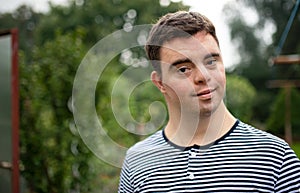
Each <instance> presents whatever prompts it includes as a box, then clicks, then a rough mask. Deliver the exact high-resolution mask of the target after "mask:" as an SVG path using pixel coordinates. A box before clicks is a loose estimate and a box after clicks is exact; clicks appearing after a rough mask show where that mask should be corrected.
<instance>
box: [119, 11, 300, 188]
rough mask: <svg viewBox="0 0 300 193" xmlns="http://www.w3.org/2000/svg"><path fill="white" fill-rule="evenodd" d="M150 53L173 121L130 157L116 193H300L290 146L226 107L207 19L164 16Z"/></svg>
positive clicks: (179, 14)
mask: <svg viewBox="0 0 300 193" xmlns="http://www.w3.org/2000/svg"><path fill="white" fill-rule="evenodd" d="M146 52H147V55H148V57H149V59H150V60H151V62H152V64H153V67H154V71H153V72H152V74H151V80H152V82H153V83H154V84H155V85H156V86H157V88H158V89H159V90H160V92H161V93H162V94H163V95H164V97H165V100H166V103H167V108H168V112H169V120H168V123H167V125H166V126H165V127H164V128H163V130H161V131H158V132H156V133H155V134H153V135H152V136H150V137H148V138H147V139H145V140H144V141H142V142H139V143H137V144H136V145H134V146H133V147H131V148H130V149H129V150H128V152H127V155H126V158H125V160H124V164H123V167H122V172H121V178H120V185H119V192H126V193H129V192H139V193H142V192H289V193H291V192H299V191H300V161H299V159H298V158H297V157H296V155H295V153H294V152H293V151H292V150H291V148H290V147H289V146H288V144H287V143H286V142H284V141H283V140H281V139H279V138H277V137H275V136H273V135H271V134H268V133H266V132H264V131H261V130H258V129H256V128H253V127H251V126H250V125H247V124H245V123H242V122H241V121H239V120H237V119H236V118H235V117H234V116H233V115H232V114H231V113H230V112H229V111H228V110H227V108H226V106H225V105H224V102H223V97H224V94H225V85H226V78H225V69H224V65H223V61H222V55H221V51H220V47H219V42H218V38H217V36H216V32H215V28H214V26H213V24H212V23H211V22H210V21H209V20H208V19H207V18H206V17H205V16H203V15H201V14H199V13H195V12H183V11H179V12H176V13H171V14H167V15H165V16H163V17H162V18H161V19H160V20H159V21H158V22H157V23H156V24H155V25H154V26H153V28H152V30H151V31H150V34H149V39H148V42H147V44H146Z"/></svg>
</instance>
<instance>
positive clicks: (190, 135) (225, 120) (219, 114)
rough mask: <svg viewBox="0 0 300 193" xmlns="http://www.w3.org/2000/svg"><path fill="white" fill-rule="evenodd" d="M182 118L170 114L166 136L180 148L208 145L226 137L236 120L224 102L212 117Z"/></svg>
mask: <svg viewBox="0 0 300 193" xmlns="http://www.w3.org/2000/svg"><path fill="white" fill-rule="evenodd" d="M182 114H183V115H181V116H173V115H171V114H170V119H169V122H168V124H167V126H166V128H165V134H166V136H167V137H168V139H169V140H171V141H172V142H173V143H175V144H177V145H180V146H185V147H186V146H191V145H194V144H197V145H206V144H209V143H212V142H214V141H216V140H217V139H219V138H220V137H222V136H223V135H225V134H226V133H227V132H228V131H229V130H230V129H231V128H232V126H233V125H234V123H235V121H236V119H235V118H234V117H233V116H232V115H231V113H230V112H229V111H228V110H227V108H226V107H225V105H224V103H223V102H222V103H221V104H220V105H219V107H218V108H217V109H216V111H215V112H213V113H211V114H210V115H196V113H192V114H187V113H182Z"/></svg>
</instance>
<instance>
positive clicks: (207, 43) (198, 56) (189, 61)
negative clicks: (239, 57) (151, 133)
mask: <svg viewBox="0 0 300 193" xmlns="http://www.w3.org/2000/svg"><path fill="white" fill-rule="evenodd" d="M160 60H161V75H159V74H157V73H156V72H154V73H153V74H152V79H153V77H156V79H157V80H158V78H157V77H160V81H161V82H159V81H158V82H155V81H154V83H155V84H156V85H157V86H158V88H159V89H160V91H161V92H162V93H163V94H164V96H165V98H166V102H167V104H168V107H169V111H174V112H175V113H176V112H180V113H185V112H192V113H198V114H200V115H204V116H205V115H206V116H207V115H211V113H213V112H214V111H215V110H216V109H217V108H218V107H219V105H220V103H221V101H222V100H223V96H224V93H225V85H226V78H225V69H224V65H223V61H222V56H221V52H220V49H219V46H218V44H217V42H216V40H215V39H214V38H213V37H212V36H211V35H210V34H207V33H206V32H198V33H197V34H195V35H193V36H191V37H188V38H175V39H173V40H171V41H168V42H166V43H164V44H163V47H161V49H160Z"/></svg>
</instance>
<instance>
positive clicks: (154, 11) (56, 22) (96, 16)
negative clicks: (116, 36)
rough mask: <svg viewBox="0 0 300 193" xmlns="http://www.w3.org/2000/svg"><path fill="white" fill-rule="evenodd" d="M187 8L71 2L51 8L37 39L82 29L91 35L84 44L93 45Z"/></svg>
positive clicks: (150, 1)
mask: <svg viewBox="0 0 300 193" xmlns="http://www.w3.org/2000/svg"><path fill="white" fill-rule="evenodd" d="M187 8H188V7H186V6H183V5H182V3H181V2H179V3H174V2H172V1H170V4H169V5H168V6H165V7H162V6H161V4H160V1H159V0H139V1H138V0H134V1H122V0H101V1H98V0H82V1H76V0H72V1H70V4H69V6H53V5H52V6H51V12H49V13H48V14H46V15H45V16H44V17H43V18H42V19H41V22H40V24H39V26H38V28H37V33H36V39H37V42H38V44H42V43H43V42H45V41H47V40H49V39H52V38H53V37H54V35H55V31H56V30H58V29H60V30H61V31H62V32H63V33H65V32H68V31H73V30H75V29H76V28H77V27H78V26H81V27H83V28H85V29H86V30H87V31H88V36H86V38H85V39H84V42H85V44H89V45H93V44H94V43H96V42H97V41H98V40H100V39H101V38H103V37H104V36H106V35H108V34H110V33H112V32H114V31H115V30H119V29H123V28H131V27H132V26H133V25H140V24H151V23H153V22H152V21H153V19H154V18H155V19H156V18H158V17H160V16H162V15H163V14H165V13H167V12H173V11H177V10H179V9H187Z"/></svg>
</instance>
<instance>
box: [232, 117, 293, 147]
mask: <svg viewBox="0 0 300 193" xmlns="http://www.w3.org/2000/svg"><path fill="white" fill-rule="evenodd" d="M232 135H233V136H239V137H246V138H248V139H249V140H253V141H259V142H269V143H274V144H277V145H279V146H286V145H288V144H287V143H286V142H285V141H284V140H283V139H281V138H279V137H277V136H275V135H272V134H270V133H268V132H266V131H263V130H261V129H257V128H256V127H253V126H252V125H249V124H247V123H244V122H241V121H238V123H237V124H236V127H235V130H234V132H233V133H232Z"/></svg>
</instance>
